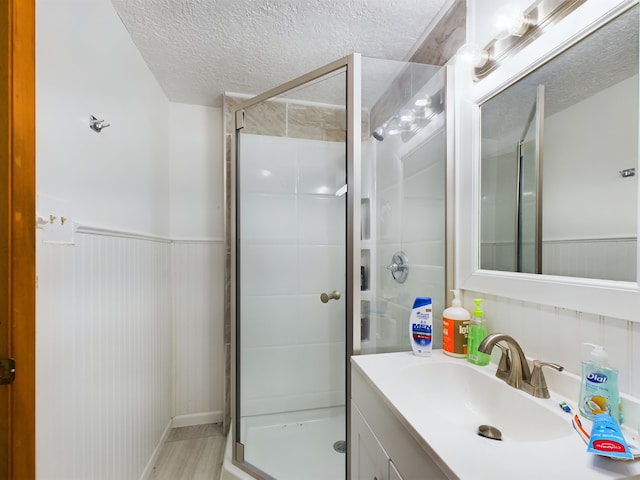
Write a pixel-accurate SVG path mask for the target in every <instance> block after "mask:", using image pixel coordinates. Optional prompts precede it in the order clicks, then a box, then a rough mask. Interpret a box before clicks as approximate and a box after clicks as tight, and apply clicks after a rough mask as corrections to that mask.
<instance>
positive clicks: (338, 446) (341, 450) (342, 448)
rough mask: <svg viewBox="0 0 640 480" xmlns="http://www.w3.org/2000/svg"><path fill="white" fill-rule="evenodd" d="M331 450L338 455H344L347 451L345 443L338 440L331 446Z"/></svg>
mask: <svg viewBox="0 0 640 480" xmlns="http://www.w3.org/2000/svg"><path fill="white" fill-rule="evenodd" d="M333 449H334V450H335V451H336V452H338V453H344V452H346V451H347V442H345V441H344V440H338V441H337V442H336V443H334V444H333Z"/></svg>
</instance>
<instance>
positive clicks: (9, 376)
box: [0, 358, 16, 385]
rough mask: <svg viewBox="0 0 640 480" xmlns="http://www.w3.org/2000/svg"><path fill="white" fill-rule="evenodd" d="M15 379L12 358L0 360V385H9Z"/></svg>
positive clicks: (14, 363)
mask: <svg viewBox="0 0 640 480" xmlns="http://www.w3.org/2000/svg"><path fill="white" fill-rule="evenodd" d="M15 379H16V361H15V360H14V359H13V358H0V385H9V384H10V383H13V381H14V380H15Z"/></svg>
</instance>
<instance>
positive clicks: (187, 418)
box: [172, 410, 223, 428]
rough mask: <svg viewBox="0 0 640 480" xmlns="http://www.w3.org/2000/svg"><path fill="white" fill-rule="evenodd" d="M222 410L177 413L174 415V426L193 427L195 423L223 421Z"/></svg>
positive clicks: (203, 423)
mask: <svg viewBox="0 0 640 480" xmlns="http://www.w3.org/2000/svg"><path fill="white" fill-rule="evenodd" d="M222 419H223V415H222V411H221V410H217V411H215V412H204V413H191V414H189V415H176V416H175V417H173V425H172V426H173V428H177V427H191V426H193V425H206V424H207V423H220V422H222Z"/></svg>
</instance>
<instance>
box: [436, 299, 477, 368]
mask: <svg viewBox="0 0 640 480" xmlns="http://www.w3.org/2000/svg"><path fill="white" fill-rule="evenodd" d="M451 292H452V293H453V301H452V302H451V306H450V307H449V308H447V309H445V310H444V312H442V351H443V352H444V353H446V354H447V355H450V356H452V357H458V358H465V357H466V356H467V330H468V329H469V320H470V319H471V315H470V314H469V312H467V311H466V310H465V309H464V308H462V302H461V301H460V298H458V296H459V295H460V291H459V290H451Z"/></svg>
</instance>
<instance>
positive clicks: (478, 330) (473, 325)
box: [467, 298, 491, 365]
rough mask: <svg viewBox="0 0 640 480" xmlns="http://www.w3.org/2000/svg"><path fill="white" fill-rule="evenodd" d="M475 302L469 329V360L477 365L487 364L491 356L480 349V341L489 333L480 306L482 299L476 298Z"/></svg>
mask: <svg viewBox="0 0 640 480" xmlns="http://www.w3.org/2000/svg"><path fill="white" fill-rule="evenodd" d="M474 302H475V304H476V308H474V309H473V318H472V319H471V322H470V323H469V329H468V331H467V360H468V361H469V362H471V363H474V364H476V365H487V364H488V363H489V360H490V358H491V357H489V355H487V354H486V353H482V352H479V351H478V347H479V346H480V343H482V340H484V339H485V337H486V336H487V334H488V331H487V324H486V323H485V322H484V316H483V315H484V314H483V312H482V309H481V308H480V304H481V303H482V299H481V298H476V299H475V300H474Z"/></svg>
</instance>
